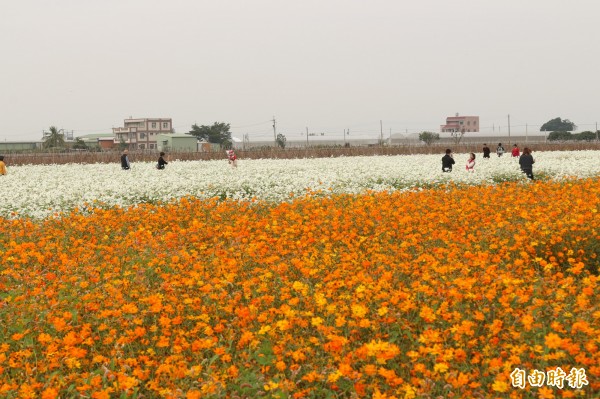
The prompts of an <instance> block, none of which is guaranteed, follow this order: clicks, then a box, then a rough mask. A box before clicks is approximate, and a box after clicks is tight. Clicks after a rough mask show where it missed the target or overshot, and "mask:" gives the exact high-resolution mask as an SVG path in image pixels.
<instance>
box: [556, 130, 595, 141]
mask: <svg viewBox="0 0 600 399" xmlns="http://www.w3.org/2000/svg"><path fill="white" fill-rule="evenodd" d="M548 140H550V141H569V140H576V141H594V140H596V133H594V132H590V131H589V130H588V131H585V132H581V133H575V134H573V133H571V132H565V131H559V132H552V133H550V134H549V135H548Z"/></svg>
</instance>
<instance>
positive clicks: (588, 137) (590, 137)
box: [573, 130, 596, 141]
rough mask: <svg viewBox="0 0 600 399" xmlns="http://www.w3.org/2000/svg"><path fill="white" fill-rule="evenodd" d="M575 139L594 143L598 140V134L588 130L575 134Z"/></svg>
mask: <svg viewBox="0 0 600 399" xmlns="http://www.w3.org/2000/svg"><path fill="white" fill-rule="evenodd" d="M573 138H574V139H575V140H583V141H594V140H596V133H595V132H591V131H589V130H586V131H585V132H581V133H578V134H574V135H573Z"/></svg>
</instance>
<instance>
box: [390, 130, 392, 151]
mask: <svg viewBox="0 0 600 399" xmlns="http://www.w3.org/2000/svg"><path fill="white" fill-rule="evenodd" d="M391 145H392V128H390V147H391Z"/></svg>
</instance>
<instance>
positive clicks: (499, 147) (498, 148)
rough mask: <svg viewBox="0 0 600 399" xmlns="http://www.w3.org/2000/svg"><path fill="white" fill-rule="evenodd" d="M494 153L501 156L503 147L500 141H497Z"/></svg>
mask: <svg viewBox="0 0 600 399" xmlns="http://www.w3.org/2000/svg"><path fill="white" fill-rule="evenodd" d="M496 154H498V157H501V156H502V154H504V147H502V143H498V147H496Z"/></svg>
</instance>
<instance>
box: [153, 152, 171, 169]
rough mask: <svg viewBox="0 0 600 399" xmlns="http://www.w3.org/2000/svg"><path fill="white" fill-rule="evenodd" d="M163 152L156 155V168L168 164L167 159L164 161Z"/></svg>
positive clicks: (162, 167) (161, 167)
mask: <svg viewBox="0 0 600 399" xmlns="http://www.w3.org/2000/svg"><path fill="white" fill-rule="evenodd" d="M164 156H165V153H164V152H161V153H160V156H159V157H158V164H157V165H156V169H161V170H162V169H164V168H165V165H168V164H169V163H168V162H167V161H165V158H164Z"/></svg>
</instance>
